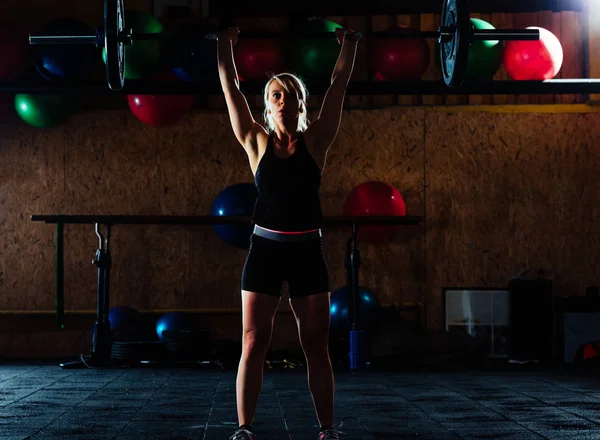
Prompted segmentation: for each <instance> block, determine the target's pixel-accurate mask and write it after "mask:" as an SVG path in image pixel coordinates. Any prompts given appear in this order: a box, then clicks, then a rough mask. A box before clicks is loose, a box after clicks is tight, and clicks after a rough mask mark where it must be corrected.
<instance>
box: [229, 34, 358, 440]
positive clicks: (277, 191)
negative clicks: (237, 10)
mask: <svg viewBox="0 0 600 440" xmlns="http://www.w3.org/2000/svg"><path fill="white" fill-rule="evenodd" d="M238 34H239V30H238V29H237V28H233V29H228V30H226V31H223V32H220V33H219V34H218V40H219V41H218V58H219V77H220V80H221V85H222V88H223V93H224V95H225V99H226V102H227V108H228V111H229V117H230V120H231V125H232V127H233V131H234V134H235V136H236V138H237V140H238V141H239V142H240V144H242V146H243V147H244V150H245V151H246V153H247V155H248V159H249V162H250V168H251V170H252V173H253V175H254V179H255V184H256V186H257V189H258V196H257V199H256V204H255V208H254V213H253V218H252V222H253V223H254V225H255V226H254V233H253V234H252V236H251V244H250V249H249V252H248V256H247V259H246V262H245V265H244V268H243V272H242V328H243V335H242V355H241V359H240V363H239V367H238V373H237V379H236V394H237V398H236V400H237V413H238V419H239V420H238V422H239V428H238V429H237V430H236V432H235V433H234V434H233V436H232V437H231V440H254V439H255V435H254V433H253V432H252V423H253V421H254V416H255V412H256V407H257V404H258V399H259V396H260V393H261V390H262V383H263V366H264V362H265V357H266V354H267V351H268V349H269V345H270V342H271V335H272V331H273V322H274V318H275V313H276V311H277V308H278V306H279V303H280V301H281V287H282V283H283V281H287V283H288V293H289V301H290V304H291V307H292V310H293V313H294V316H295V319H296V323H297V327H298V333H299V338H300V343H301V346H302V350H303V351H304V355H305V357H306V362H307V369H308V385H309V390H310V393H311V395H312V399H313V403H314V407H315V411H316V415H317V420H318V422H319V425H320V431H319V437H318V438H319V440H330V439H339V431H338V430H336V429H335V428H334V427H333V410H334V377H333V370H332V366H331V361H330V359H329V350H328V338H329V307H330V302H329V301H330V300H329V296H330V286H329V271H328V267H327V264H326V262H325V258H324V253H323V241H322V237H321V230H320V229H319V228H320V225H321V224H322V212H321V205H320V197H319V188H320V184H321V177H322V173H323V169H324V166H325V162H326V159H327V152H328V150H329V147H330V146H331V144H332V143H333V141H334V139H335V137H336V135H337V133H338V130H339V126H340V121H341V115H342V109H343V103H344V96H345V93H346V87H347V85H348V83H349V81H350V77H351V75H352V70H353V68H354V59H355V56H356V47H357V44H356V43H357V42H358V40H359V38H360V34H359V33H357V32H353V31H348V30H345V29H342V28H339V29H337V30H336V32H335V35H336V38H337V40H338V42H339V43H340V45H341V50H340V54H339V57H338V59H337V62H336V65H335V67H334V70H333V74H332V77H331V84H330V86H329V88H328V90H327V92H326V94H325V96H324V98H323V103H322V106H321V110H320V113H319V115H318V117H317V118H316V119H315V120H314V121H312V122H309V120H308V117H307V108H306V98H307V90H306V88H305V86H304V84H303V82H302V81H301V80H300V79H299V78H298V77H297V76H295V75H293V74H290V73H281V74H278V75H275V76H273V77H271V78H270V79H269V80H268V82H267V84H266V86H265V89H264V102H265V111H264V119H265V124H264V125H262V124H260V123H258V122H257V121H255V119H254V117H253V115H252V113H251V112H250V109H249V106H248V103H247V101H246V98H245V97H244V95H243V94H242V92H241V91H240V88H239V80H238V76H237V72H236V67H235V63H234V59H233V47H232V46H233V45H235V44H236V42H237V38H238Z"/></svg>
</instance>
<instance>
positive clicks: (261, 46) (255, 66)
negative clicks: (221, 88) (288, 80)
mask: <svg viewBox="0 0 600 440" xmlns="http://www.w3.org/2000/svg"><path fill="white" fill-rule="evenodd" d="M233 51H234V55H235V67H236V69H237V72H238V77H239V79H240V81H255V80H267V79H268V78H269V77H270V76H271V75H272V74H278V73H281V71H282V60H283V51H282V48H281V45H280V43H279V42H278V41H277V40H276V39H275V38H240V39H239V40H238V42H237V44H236V45H235V46H234V47H233Z"/></svg>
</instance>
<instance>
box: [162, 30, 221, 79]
mask: <svg viewBox="0 0 600 440" xmlns="http://www.w3.org/2000/svg"><path fill="white" fill-rule="evenodd" d="M217 31H218V28H217V27H216V26H214V25H212V24H210V23H207V22H206V21H205V20H202V19H195V20H192V21H190V22H187V23H184V24H180V25H179V26H178V27H177V29H176V31H175V38H173V40H172V41H171V42H170V46H169V49H168V50H167V53H168V54H169V55H168V61H167V63H168V65H169V67H170V68H171V71H172V72H173V73H174V74H175V76H177V78H179V79H180V80H182V81H186V82H190V83H197V84H198V83H208V84H211V83H217V82H218V80H219V66H218V57H217V42H216V40H208V39H206V38H204V35H205V34H207V33H216V32H217Z"/></svg>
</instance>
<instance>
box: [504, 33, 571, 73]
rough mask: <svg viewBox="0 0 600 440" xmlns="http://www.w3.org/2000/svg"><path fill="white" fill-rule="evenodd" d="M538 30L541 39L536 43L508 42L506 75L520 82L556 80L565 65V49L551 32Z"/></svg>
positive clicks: (505, 58)
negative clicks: (563, 64)
mask: <svg viewBox="0 0 600 440" xmlns="http://www.w3.org/2000/svg"><path fill="white" fill-rule="evenodd" d="M527 29H538V30H539V31H540V39H539V40H534V41H507V42H506V44H505V49H504V68H505V69H506V73H508V75H509V76H510V77H511V78H512V79H514V80H520V81H542V80H545V79H552V78H554V77H555V76H556V75H557V74H558V72H559V71H560V68H561V66H562V63H563V49H562V45H561V44H560V41H559V40H558V38H557V37H556V36H555V35H554V34H553V33H552V32H550V31H549V30H547V29H544V28H540V27H536V26H530V27H528V28H527Z"/></svg>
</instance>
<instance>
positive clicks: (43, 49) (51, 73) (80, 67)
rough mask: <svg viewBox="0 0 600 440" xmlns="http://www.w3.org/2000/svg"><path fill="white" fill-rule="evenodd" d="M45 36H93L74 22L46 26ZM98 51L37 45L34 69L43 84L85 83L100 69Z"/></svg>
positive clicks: (63, 20) (89, 47) (83, 25)
mask: <svg viewBox="0 0 600 440" xmlns="http://www.w3.org/2000/svg"><path fill="white" fill-rule="evenodd" d="M42 33H43V34H45V35H94V34H95V33H96V31H95V29H93V28H92V27H91V26H89V25H88V24H86V23H84V22H83V21H81V20H77V19H74V18H59V19H56V20H53V21H51V22H49V23H48V24H47V25H46V26H45V27H44V29H43V30H42ZM99 53H100V52H99V50H98V49H97V48H96V46H94V45H90V44H40V45H36V46H35V49H34V66H35V68H36V70H37V71H38V73H39V74H40V75H41V76H42V77H43V78H44V79H46V80H48V81H53V80H70V81H82V80H87V79H88V78H89V77H90V75H91V74H92V73H93V71H94V69H96V68H97V67H98V66H99V62H98V56H99Z"/></svg>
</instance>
